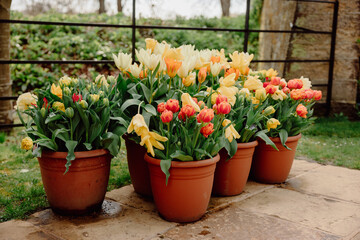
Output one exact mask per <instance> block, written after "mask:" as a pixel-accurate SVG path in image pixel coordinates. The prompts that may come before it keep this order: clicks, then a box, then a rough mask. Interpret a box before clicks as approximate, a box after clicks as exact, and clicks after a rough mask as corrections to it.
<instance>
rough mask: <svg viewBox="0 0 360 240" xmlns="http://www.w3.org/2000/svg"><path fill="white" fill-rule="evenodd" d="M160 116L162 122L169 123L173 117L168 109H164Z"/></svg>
mask: <svg viewBox="0 0 360 240" xmlns="http://www.w3.org/2000/svg"><path fill="white" fill-rule="evenodd" d="M160 118H161V121H162V122H163V123H169V122H171V120H172V119H173V112H172V111H169V110H165V111H163V112H162V113H161V116H160Z"/></svg>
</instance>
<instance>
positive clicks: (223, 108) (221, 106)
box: [217, 102, 231, 114]
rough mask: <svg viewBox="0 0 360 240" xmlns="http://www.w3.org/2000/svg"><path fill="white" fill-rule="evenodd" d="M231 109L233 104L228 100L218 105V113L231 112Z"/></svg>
mask: <svg viewBox="0 0 360 240" xmlns="http://www.w3.org/2000/svg"><path fill="white" fill-rule="evenodd" d="M230 111H231V105H230V104H229V103H228V102H221V103H220V104H219V105H218V106H217V114H229V112H230Z"/></svg>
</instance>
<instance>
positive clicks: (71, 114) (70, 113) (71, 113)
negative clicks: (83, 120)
mask: <svg viewBox="0 0 360 240" xmlns="http://www.w3.org/2000/svg"><path fill="white" fill-rule="evenodd" d="M65 115H66V116H67V117H68V118H73V117H74V109H73V108H72V107H68V108H66V110H65Z"/></svg>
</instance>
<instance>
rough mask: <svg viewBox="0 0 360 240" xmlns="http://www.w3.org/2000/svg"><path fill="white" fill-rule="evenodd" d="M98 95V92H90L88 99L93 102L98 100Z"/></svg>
mask: <svg viewBox="0 0 360 240" xmlns="http://www.w3.org/2000/svg"><path fill="white" fill-rule="evenodd" d="M99 98H100V95H98V94H90V99H91V101H92V102H93V103H96V102H97V101H99Z"/></svg>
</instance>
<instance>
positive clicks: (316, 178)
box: [288, 161, 360, 203]
mask: <svg viewBox="0 0 360 240" xmlns="http://www.w3.org/2000/svg"><path fill="white" fill-rule="evenodd" d="M296 162H297V161H296ZM288 184H289V186H290V187H292V188H293V189H295V190H297V191H305V192H307V193H313V194H321V195H325V196H329V197H333V198H340V199H343V200H347V201H352V202H356V203H360V171H359V170H353V169H348V168H343V167H335V166H329V165H328V166H322V167H320V168H316V169H313V170H311V172H309V174H305V175H303V176H300V177H297V178H293V179H290V180H289V181H288Z"/></svg>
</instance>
